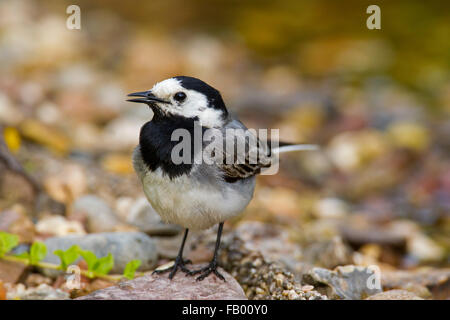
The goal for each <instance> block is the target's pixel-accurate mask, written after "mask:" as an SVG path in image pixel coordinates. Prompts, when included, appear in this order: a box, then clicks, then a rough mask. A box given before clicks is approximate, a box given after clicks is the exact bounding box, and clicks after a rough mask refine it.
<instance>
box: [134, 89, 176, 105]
mask: <svg viewBox="0 0 450 320" xmlns="http://www.w3.org/2000/svg"><path fill="white" fill-rule="evenodd" d="M128 97H142V98H138V99H128V100H127V101H130V102H138V103H147V104H149V103H154V102H161V103H170V102H169V101H166V100H163V99H160V98H158V97H156V96H155V95H154V94H153V93H152V92H151V91H141V92H134V93H130V94H129V95H128Z"/></svg>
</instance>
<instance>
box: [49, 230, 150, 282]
mask: <svg viewBox="0 0 450 320" xmlns="http://www.w3.org/2000/svg"><path fill="white" fill-rule="evenodd" d="M45 244H46V246H47V252H48V254H47V256H46V257H45V259H44V261H45V262H50V263H59V258H58V257H57V256H56V255H54V254H53V251H55V250H57V249H61V250H67V249H69V248H70V247H71V246H72V245H79V246H80V247H81V248H82V249H84V250H90V251H92V252H94V253H95V255H96V256H97V257H104V256H106V255H108V253H111V254H112V255H113V256H114V268H113V269H112V270H111V273H122V272H123V269H124V268H125V266H126V264H127V263H128V262H129V261H131V260H134V259H139V260H141V262H142V264H141V266H140V267H139V270H141V271H145V270H151V269H153V267H154V266H155V264H156V261H157V258H158V257H157V251H156V245H155V241H154V240H153V239H152V238H150V237H149V236H148V235H146V234H145V233H142V232H106V233H93V234H89V235H86V236H79V235H68V236H64V237H53V238H48V239H47V240H45ZM43 272H44V273H46V274H48V275H51V276H54V275H55V273H54V270H49V269H44V270H43Z"/></svg>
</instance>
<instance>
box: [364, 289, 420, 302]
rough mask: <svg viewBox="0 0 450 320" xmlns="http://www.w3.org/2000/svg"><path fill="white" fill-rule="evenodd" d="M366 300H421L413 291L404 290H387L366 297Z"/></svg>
mask: <svg viewBox="0 0 450 320" xmlns="http://www.w3.org/2000/svg"><path fill="white" fill-rule="evenodd" d="M366 300H423V299H422V298H420V297H418V296H416V295H415V294H414V293H412V292H410V291H406V290H389V291H385V292H380V293H377V294H374V295H373V296H370V297H368V298H366Z"/></svg>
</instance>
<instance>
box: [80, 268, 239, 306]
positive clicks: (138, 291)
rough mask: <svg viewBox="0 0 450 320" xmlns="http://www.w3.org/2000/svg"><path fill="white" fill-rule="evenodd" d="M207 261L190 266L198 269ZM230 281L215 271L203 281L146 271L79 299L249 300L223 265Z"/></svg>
mask: <svg viewBox="0 0 450 320" xmlns="http://www.w3.org/2000/svg"><path fill="white" fill-rule="evenodd" d="M203 266H204V265H193V266H189V269H198V268H200V267H203ZM220 273H221V274H222V275H223V276H224V277H225V279H226V282H224V281H222V280H220V279H219V278H217V277H216V276H215V275H210V276H209V277H207V278H205V279H204V280H203V281H196V280H195V277H186V276H185V274H184V273H183V272H178V273H177V274H176V275H175V277H174V278H173V279H172V280H170V279H169V278H168V274H160V275H146V276H143V277H139V278H136V279H134V280H129V281H124V282H121V283H119V284H118V285H116V286H112V287H109V288H106V289H102V290H97V291H94V292H92V293H91V294H88V295H86V296H83V297H79V298H77V300H185V299H188V300H247V298H246V296H245V294H244V291H243V290H242V288H241V287H240V285H239V283H238V282H237V281H236V280H235V279H234V278H233V277H232V276H231V275H229V274H228V273H226V272H225V271H224V270H223V269H220Z"/></svg>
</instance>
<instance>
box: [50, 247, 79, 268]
mask: <svg viewBox="0 0 450 320" xmlns="http://www.w3.org/2000/svg"><path fill="white" fill-rule="evenodd" d="M53 253H54V254H55V255H57V256H58V257H59V260H61V264H60V265H59V267H60V269H62V270H66V269H67V267H68V266H69V265H70V264H71V263H73V262H75V260H77V259H78V257H79V256H80V247H79V246H77V245H73V246H71V247H70V248H69V249H67V250H66V251H63V250H55V251H53Z"/></svg>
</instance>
